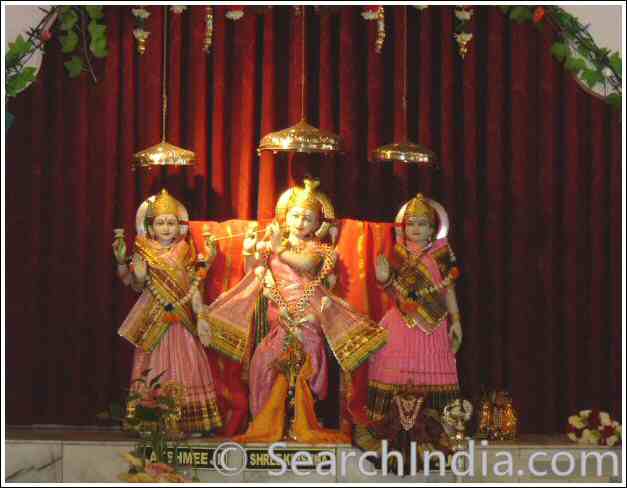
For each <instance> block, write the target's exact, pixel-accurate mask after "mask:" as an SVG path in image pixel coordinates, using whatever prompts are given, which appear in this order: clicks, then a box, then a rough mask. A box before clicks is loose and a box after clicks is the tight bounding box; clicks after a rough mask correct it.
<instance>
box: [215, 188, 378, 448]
mask: <svg viewBox="0 0 627 488" xmlns="http://www.w3.org/2000/svg"><path fill="white" fill-rule="evenodd" d="M317 186H318V182H317V181H311V180H305V185H304V188H300V187H295V188H292V189H290V190H288V191H286V192H285V193H284V194H283V195H282V196H281V198H280V199H279V202H278V204H277V207H276V219H275V221H274V222H273V223H272V224H271V225H270V226H269V227H268V228H267V229H266V233H265V237H264V239H263V240H262V241H261V242H257V239H256V233H257V231H256V228H254V229H252V230H251V232H250V233H249V236H248V237H247V238H246V240H245V242H244V254H245V255H246V256H247V269H249V270H250V271H249V272H248V274H247V275H246V276H245V277H244V278H243V279H242V281H241V282H240V283H239V284H238V285H236V286H235V287H234V288H233V289H231V290H229V291H227V292H226V293H224V294H222V295H221V296H220V297H218V299H217V300H216V301H215V302H214V303H213V304H211V305H210V306H209V307H208V310H207V313H206V316H207V321H208V323H209V328H210V331H207V332H208V335H205V337H208V338H209V340H208V341H207V345H208V346H210V347H212V348H214V349H215V350H217V351H219V352H221V353H223V354H227V355H228V356H230V357H231V358H233V359H235V360H237V361H242V362H244V363H245V365H246V366H247V368H248V371H249V375H248V380H249V388H250V411H251V413H252V423H251V425H250V426H249V428H248V430H247V432H246V433H245V434H243V435H241V436H238V437H236V438H235V440H236V441H238V442H242V443H246V442H274V441H277V440H279V439H282V438H284V436H287V437H289V438H291V439H294V440H298V441H300V442H307V443H347V442H350V437H349V436H348V435H346V434H344V433H341V432H338V431H334V430H331V429H325V428H323V427H322V426H321V425H320V423H319V422H318V420H317V418H316V414H315V411H314V405H315V399H323V398H325V397H326V395H327V394H328V367H327V355H326V352H325V343H326V344H328V346H329V348H330V349H331V351H332V352H333V354H334V356H335V357H336V358H337V360H338V362H339V365H340V367H341V368H342V369H343V370H344V371H347V372H351V371H353V370H355V369H356V368H357V367H358V366H359V365H361V364H362V363H363V362H364V361H366V360H367V359H368V358H369V357H370V355H371V354H372V353H373V352H374V351H376V350H378V349H379V348H380V347H382V346H383V344H384V343H385V341H386V331H385V330H384V329H383V328H381V327H379V326H378V325H377V324H376V323H374V322H372V321H371V320H369V319H368V318H367V317H364V316H362V315H360V314H358V313H357V312H355V311H354V310H352V309H351V307H350V306H349V305H348V304H347V303H346V302H344V301H342V300H340V299H339V298H337V297H335V296H334V295H333V294H331V293H330V292H329V291H328V288H332V287H333V285H334V282H335V275H334V269H335V265H336V259H337V256H336V253H335V250H334V247H333V245H332V244H333V243H334V241H335V237H336V235H337V229H336V228H335V227H334V226H333V219H334V210H333V207H332V205H331V203H330V201H329V200H328V198H327V197H326V196H325V195H324V194H322V193H320V192H318V191H317ZM327 237H330V240H331V245H330V244H326V243H324V240H325V238H327Z"/></svg>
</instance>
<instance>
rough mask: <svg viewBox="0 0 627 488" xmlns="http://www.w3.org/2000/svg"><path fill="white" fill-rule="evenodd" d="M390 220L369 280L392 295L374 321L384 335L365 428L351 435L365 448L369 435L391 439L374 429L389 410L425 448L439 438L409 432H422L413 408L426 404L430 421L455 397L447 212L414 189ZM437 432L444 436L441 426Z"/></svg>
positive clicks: (453, 271)
mask: <svg viewBox="0 0 627 488" xmlns="http://www.w3.org/2000/svg"><path fill="white" fill-rule="evenodd" d="M395 224H396V229H395V232H396V245H395V248H394V254H393V256H391V259H390V261H388V259H387V258H386V257H385V256H379V257H378V258H377V262H376V265H375V266H376V267H375V272H376V278H377V281H378V282H379V284H380V285H381V286H382V287H384V288H385V289H386V291H388V292H389V293H390V294H391V295H392V297H393V298H394V305H393V306H392V307H391V308H390V310H388V312H387V313H386V314H385V316H384V317H383V319H382V320H381V322H380V325H382V326H383V327H385V328H386V329H387V330H388V332H389V340H388V343H387V344H386V345H385V346H384V347H383V348H382V349H381V350H380V351H379V352H378V353H377V354H376V355H374V356H373V357H372V358H371V360H370V363H369V369H368V415H369V418H370V419H371V421H372V426H371V427H370V428H369V429H361V431H360V432H358V433H357V434H356V437H357V438H358V439H357V441H358V444H361V445H365V446H366V447H370V444H369V443H368V442H366V439H367V438H368V436H369V434H370V435H373V436H374V437H375V438H379V439H380V438H388V439H389V440H393V439H390V437H389V435H390V434H389V432H385V428H384V427H382V426H385V425H391V420H393V419H392V418H390V417H391V416H392V417H399V418H400V422H401V424H402V425H404V426H405V428H403V429H400V431H404V432H405V433H406V435H407V436H408V437H407V438H408V439H409V440H413V441H417V442H418V443H419V444H420V443H421V442H422V443H423V444H427V445H431V447H433V446H437V445H438V444H446V439H445V436H443V437H442V439H440V438H439V436H435V438H432V439H419V438H413V437H412V436H413V434H415V435H416V436H418V437H419V436H420V435H423V436H424V433H425V432H427V430H425V429H424V425H422V424H421V425H419V424H420V421H419V419H420V418H421V416H420V415H419V412H420V410H421V409H429V410H432V413H433V415H432V416H431V417H432V418H435V419H437V417H438V414H439V412H441V410H442V408H443V407H444V406H445V405H446V403H448V401H450V400H451V399H453V398H456V397H458V396H459V386H458V378H457V365H456V360H455V353H456V352H457V350H458V349H459V347H460V345H461V340H462V328H461V324H460V316H459V309H458V306H457V298H456V295H455V288H454V283H455V280H456V279H457V277H458V276H459V270H458V268H457V265H456V259H455V255H454V254H453V251H452V249H451V247H450V245H449V243H448V240H447V239H446V235H447V232H448V216H447V214H446V212H445V210H444V208H443V207H442V206H441V205H440V204H438V203H437V202H435V201H433V200H431V199H428V198H425V197H424V196H423V195H421V194H418V195H417V196H416V197H415V198H412V199H411V200H410V201H409V202H407V203H406V204H405V205H403V207H402V208H401V209H400V211H399V212H398V215H397V217H396V222H395ZM410 414H411V415H410ZM404 416H406V417H407V418H404ZM423 423H424V422H423ZM377 424H378V428H377ZM367 430H369V432H367ZM436 431H438V429H436V430H435V431H434V430H433V429H432V431H431V432H432V433H433V432H436ZM439 432H440V433H441V434H444V432H443V430H442V429H441V428H440V429H439ZM412 433H413V434H412ZM419 433H421V434H419Z"/></svg>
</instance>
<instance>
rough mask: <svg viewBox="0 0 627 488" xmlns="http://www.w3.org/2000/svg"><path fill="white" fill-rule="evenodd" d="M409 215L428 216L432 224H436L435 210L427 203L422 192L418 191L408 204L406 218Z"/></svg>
mask: <svg viewBox="0 0 627 488" xmlns="http://www.w3.org/2000/svg"><path fill="white" fill-rule="evenodd" d="M409 217H427V218H428V219H429V222H431V225H435V210H434V209H433V207H431V205H429V204H428V203H427V201H426V199H425V197H424V195H423V194H422V193H418V194H417V195H416V196H415V197H414V198H412V199H411V200H410V201H409V203H408V204H407V209H406V210H405V220H407V218H409Z"/></svg>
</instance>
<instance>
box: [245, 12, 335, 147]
mask: <svg viewBox="0 0 627 488" xmlns="http://www.w3.org/2000/svg"><path fill="white" fill-rule="evenodd" d="M306 12H307V7H306V6H305V5H303V6H302V14H301V17H302V36H303V50H302V66H301V85H300V86H301V115H302V118H301V120H300V122H298V123H297V124H295V125H292V126H291V127H288V128H287V129H283V130H279V131H276V132H270V133H269V134H266V135H265V136H263V137H262V138H261V141H260V143H259V147H258V148H257V154H259V155H261V152H262V151H272V152H273V153H275V154H276V153H278V152H288V153H291V152H298V153H315V154H330V153H335V152H338V151H341V150H342V139H341V138H340V136H339V135H337V134H334V133H332V132H329V131H325V130H321V129H318V128H317V127H314V126H312V125H310V124H308V123H307V120H306V114H305V98H306V90H305V83H306V80H305V75H306V66H307V64H306V58H305V56H306V52H307V50H306V43H307V32H306V25H307V23H306V19H305V15H306Z"/></svg>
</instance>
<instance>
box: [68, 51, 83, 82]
mask: <svg viewBox="0 0 627 488" xmlns="http://www.w3.org/2000/svg"><path fill="white" fill-rule="evenodd" d="M63 65H64V66H65V69H66V70H67V72H68V75H69V76H70V78H77V77H78V76H80V74H81V73H82V71H83V60H82V59H81V58H80V57H79V56H72V59H70V60H69V61H66V62H65V63H63Z"/></svg>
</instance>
